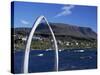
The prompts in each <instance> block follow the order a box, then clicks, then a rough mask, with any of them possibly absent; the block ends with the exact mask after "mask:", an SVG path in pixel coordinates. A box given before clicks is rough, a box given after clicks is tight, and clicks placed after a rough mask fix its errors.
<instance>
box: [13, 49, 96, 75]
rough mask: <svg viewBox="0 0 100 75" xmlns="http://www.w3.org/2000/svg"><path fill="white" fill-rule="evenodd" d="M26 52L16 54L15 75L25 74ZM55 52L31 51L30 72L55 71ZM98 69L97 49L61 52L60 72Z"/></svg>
mask: <svg viewBox="0 0 100 75" xmlns="http://www.w3.org/2000/svg"><path fill="white" fill-rule="evenodd" d="M23 60H24V51H22V50H21V51H16V52H14V73H23V72H22V71H23V70H22V69H23ZM54 67H55V52H54V50H48V51H46V50H31V52H30V58H29V72H48V71H55V68H54ZM96 67H97V51H96V49H81V50H78V49H75V50H74V49H72V50H63V51H59V71H64V70H78V69H94V68H96Z"/></svg>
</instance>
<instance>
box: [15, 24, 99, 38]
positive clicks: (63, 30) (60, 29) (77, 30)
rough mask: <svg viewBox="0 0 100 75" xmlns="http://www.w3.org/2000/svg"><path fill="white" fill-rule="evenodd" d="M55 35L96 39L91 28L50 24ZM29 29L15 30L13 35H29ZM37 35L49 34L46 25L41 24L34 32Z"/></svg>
mask: <svg viewBox="0 0 100 75" xmlns="http://www.w3.org/2000/svg"><path fill="white" fill-rule="evenodd" d="M50 26H51V28H52V29H53V32H54V33H55V35H59V36H62V35H63V36H70V37H76V38H85V39H97V34H96V32H94V31H93V30H92V29H91V28H88V27H79V26H73V25H68V24H62V23H50ZM30 30H31V28H15V33H25V34H29V32H30ZM36 33H37V34H51V33H50V31H49V28H48V26H47V25H45V24H43V23H41V25H39V26H38V28H37V30H36Z"/></svg>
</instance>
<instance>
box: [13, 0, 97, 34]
mask: <svg viewBox="0 0 100 75" xmlns="http://www.w3.org/2000/svg"><path fill="white" fill-rule="evenodd" d="M12 7H14V27H32V25H33V23H34V22H35V20H36V19H37V17H39V16H41V15H44V16H45V17H46V18H47V20H48V21H49V22H53V23H64V24H71V25H77V26H81V27H90V28H92V29H93V30H94V31H95V32H97V7H96V6H83V5H68V4H48V3H33V2H18V1H17V2H14V6H12ZM12 11H13V10H12Z"/></svg>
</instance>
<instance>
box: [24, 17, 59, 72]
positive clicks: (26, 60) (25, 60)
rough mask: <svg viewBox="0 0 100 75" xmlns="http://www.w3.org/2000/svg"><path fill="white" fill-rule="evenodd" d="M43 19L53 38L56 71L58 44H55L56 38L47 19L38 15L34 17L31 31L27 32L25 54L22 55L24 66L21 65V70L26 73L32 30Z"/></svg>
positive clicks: (56, 67)
mask: <svg viewBox="0 0 100 75" xmlns="http://www.w3.org/2000/svg"><path fill="white" fill-rule="evenodd" d="M43 19H44V20H45V21H46V23H47V25H48V27H49V29H50V32H51V34H52V37H53V40H54V46H55V54H56V55H55V69H56V71H58V67H59V66H58V60H59V59H58V45H57V40H56V38H55V35H54V33H53V30H52V28H51V26H50V25H49V23H48V21H47V19H46V18H45V17H44V16H40V17H38V18H37V19H36V21H35V23H34V24H33V27H32V29H31V32H30V34H29V37H28V40H27V44H26V48H25V56H24V67H23V69H24V70H23V71H24V73H28V64H29V53H30V45H31V41H32V37H33V35H34V32H35V30H36V28H37V27H38V25H39V24H40V22H41V21H42V20H43Z"/></svg>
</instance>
